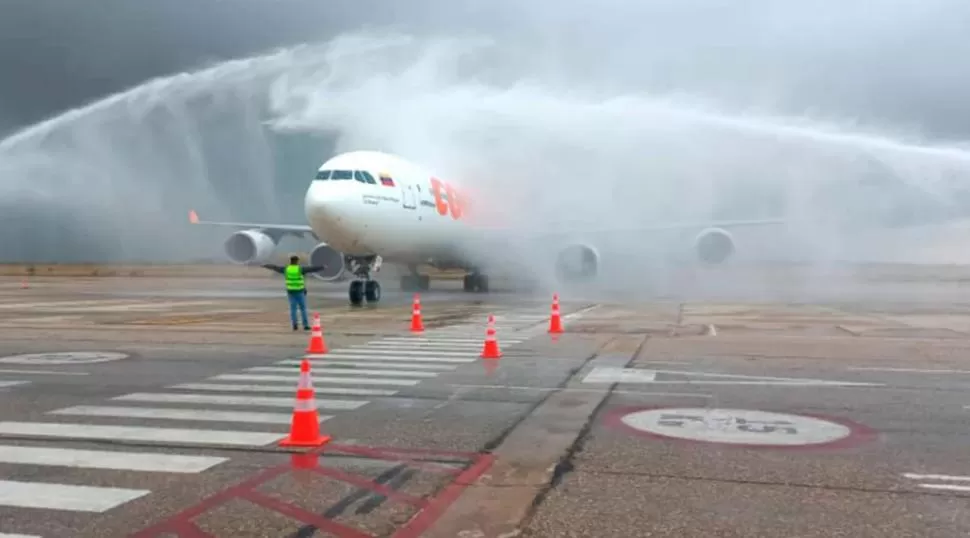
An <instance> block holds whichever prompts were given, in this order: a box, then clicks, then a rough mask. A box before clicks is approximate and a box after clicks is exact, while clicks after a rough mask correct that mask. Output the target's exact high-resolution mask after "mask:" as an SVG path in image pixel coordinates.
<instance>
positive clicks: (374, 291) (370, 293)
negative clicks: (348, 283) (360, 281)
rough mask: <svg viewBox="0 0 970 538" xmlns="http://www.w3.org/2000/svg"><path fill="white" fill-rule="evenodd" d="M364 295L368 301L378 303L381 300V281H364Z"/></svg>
mask: <svg viewBox="0 0 970 538" xmlns="http://www.w3.org/2000/svg"><path fill="white" fill-rule="evenodd" d="M364 296H365V297H366V298H367V302H368V303H376V302H378V301H380V300H381V283H380V282H378V281H376V280H368V281H367V282H366V283H364Z"/></svg>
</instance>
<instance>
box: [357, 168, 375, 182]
mask: <svg viewBox="0 0 970 538" xmlns="http://www.w3.org/2000/svg"><path fill="white" fill-rule="evenodd" d="M354 179H356V180H357V181H360V182H361V183H370V184H371V185H377V180H376V179H374V176H372V175H370V173H369V172H367V171H366V170H355V171H354Z"/></svg>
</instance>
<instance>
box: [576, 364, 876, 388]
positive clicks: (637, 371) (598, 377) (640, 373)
mask: <svg viewBox="0 0 970 538" xmlns="http://www.w3.org/2000/svg"><path fill="white" fill-rule="evenodd" d="M657 374H672V375H679V376H684V377H685V378H686V379H682V380H673V379H671V380H663V381H658V380H657V379H656V375H657ZM711 377H713V378H720V380H719V381H711V380H708V379H698V378H711ZM583 382H584V383H649V384H656V385H776V386H791V387H879V386H882V385H880V384H877V383H857V382H849V381H830V380H825V379H808V378H794V377H771V376H750V375H739V374H717V373H709V372H692V371H681V370H646V369H642V368H612V367H604V366H599V367H596V368H593V369H592V371H590V373H589V374H587V375H586V377H585V378H583Z"/></svg>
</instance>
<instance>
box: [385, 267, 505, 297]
mask: <svg viewBox="0 0 970 538" xmlns="http://www.w3.org/2000/svg"><path fill="white" fill-rule="evenodd" d="M429 289H431V277H430V276H428V275H422V274H419V273H418V272H417V270H416V269H413V268H412V269H411V274H409V275H404V276H402V277H401V291H427V290H429ZM462 289H464V290H465V291H467V292H481V293H486V292H488V277H487V276H485V275H483V274H481V273H477V272H475V273H471V274H468V275H465V278H464V279H463V281H462Z"/></svg>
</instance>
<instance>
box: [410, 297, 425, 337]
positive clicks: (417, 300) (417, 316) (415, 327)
mask: <svg viewBox="0 0 970 538" xmlns="http://www.w3.org/2000/svg"><path fill="white" fill-rule="evenodd" d="M411 332H413V333H420V332H424V322H423V321H422V320H421V297H419V296H418V294H417V293H415V294H414V306H413V307H411Z"/></svg>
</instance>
